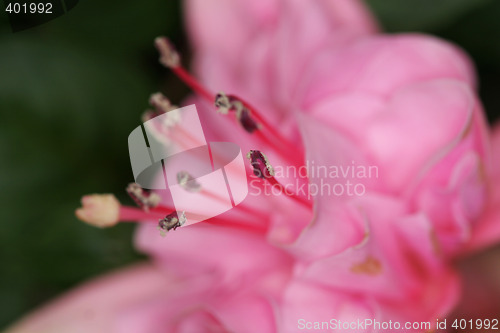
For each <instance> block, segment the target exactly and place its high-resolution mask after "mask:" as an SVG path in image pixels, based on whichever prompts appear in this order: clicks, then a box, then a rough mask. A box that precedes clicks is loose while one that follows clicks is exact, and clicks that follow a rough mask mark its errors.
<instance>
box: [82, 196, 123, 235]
mask: <svg viewBox="0 0 500 333" xmlns="http://www.w3.org/2000/svg"><path fill="white" fill-rule="evenodd" d="M82 206H83V207H82V208H78V209H77V210H76V211H75V215H76V217H77V218H78V219H80V220H81V221H83V222H86V223H88V224H90V225H93V226H95V227H99V228H106V227H112V226H114V225H116V224H117V223H118V221H119V219H120V202H119V201H118V200H117V199H116V197H115V196H114V195H112V194H91V195H86V196H83V197H82Z"/></svg>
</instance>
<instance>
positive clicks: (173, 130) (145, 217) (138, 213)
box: [76, 37, 312, 235]
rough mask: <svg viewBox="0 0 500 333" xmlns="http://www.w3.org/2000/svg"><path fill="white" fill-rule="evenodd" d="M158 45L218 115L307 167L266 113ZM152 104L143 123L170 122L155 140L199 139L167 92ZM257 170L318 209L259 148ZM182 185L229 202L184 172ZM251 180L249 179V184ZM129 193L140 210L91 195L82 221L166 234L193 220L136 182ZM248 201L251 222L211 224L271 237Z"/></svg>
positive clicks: (253, 154) (163, 59)
mask: <svg viewBox="0 0 500 333" xmlns="http://www.w3.org/2000/svg"><path fill="white" fill-rule="evenodd" d="M155 45H156V48H157V49H158V51H159V52H160V63H161V64H163V65H164V66H166V67H168V68H170V69H171V70H172V71H173V73H175V74H176V75H177V77H179V78H180V79H181V80H182V81H183V82H184V83H186V84H187V85H188V86H189V87H190V88H191V89H192V90H193V91H194V92H195V93H196V94H198V95H199V96H201V97H202V98H204V99H205V100H207V101H208V102H210V103H214V105H215V108H216V110H217V111H218V113H221V114H224V115H229V114H231V115H233V116H234V120H235V123H237V124H239V125H240V126H241V127H242V128H243V129H244V130H245V131H246V132H247V133H249V134H251V135H255V136H256V138H258V139H259V140H260V142H262V143H263V144H265V145H266V146H267V147H268V148H269V149H270V150H272V151H273V152H275V153H276V154H277V155H279V156H280V157H281V158H282V159H283V160H284V161H287V162H289V163H290V164H291V165H294V166H301V165H303V158H304V152H303V149H302V147H299V148H297V145H296V144H293V143H292V142H290V141H289V140H288V139H287V138H286V137H284V136H282V135H281V134H280V133H279V131H278V130H276V129H275V127H274V126H273V125H271V124H270V123H269V122H268V121H267V120H266V119H265V117H263V116H262V114H261V113H260V112H258V111H257V109H255V108H254V107H253V106H251V105H250V104H249V103H247V102H246V101H244V100H243V99H241V98H239V97H237V96H234V95H226V94H225V93H223V92H219V93H218V94H217V95H215V94H213V93H211V92H210V90H209V89H207V88H205V87H204V86H203V85H202V84H201V83H200V82H198V80H196V79H195V78H194V77H193V76H192V75H191V74H190V73H189V72H188V71H186V70H185V69H184V68H183V67H182V65H181V59H180V56H179V54H178V53H177V51H176V50H175V49H174V47H173V46H172V44H171V43H170V42H169V41H168V40H167V39H166V38H164V37H159V38H157V39H156V40H155ZM150 104H151V106H152V107H153V108H154V109H153V110H149V111H147V112H146V113H145V114H144V115H143V121H147V120H150V119H153V118H155V117H156V116H158V115H160V114H165V113H167V114H168V117H165V121H164V122H163V123H161V124H155V126H156V127H155V128H153V129H152V130H153V134H154V136H155V137H156V138H157V139H158V140H160V141H175V142H176V143H177V144H179V145H180V146H181V147H182V146H183V144H184V145H186V144H187V143H189V142H191V143H193V142H195V143H198V140H197V139H196V138H195V137H193V136H192V135H191V134H190V133H189V132H188V131H187V130H186V129H184V128H183V127H182V126H177V125H178V123H179V121H180V115H179V114H178V112H176V110H177V107H176V106H174V105H172V104H170V101H169V100H168V99H167V98H166V97H165V96H163V95H162V94H161V93H156V94H153V95H152V96H151V98H150ZM247 158H248V159H249V160H250V164H251V166H252V168H253V174H254V175H255V176H256V177H258V178H261V179H262V180H263V181H266V182H268V183H269V184H271V185H272V186H273V187H274V188H277V189H279V190H280V193H283V194H284V195H285V196H286V197H289V198H291V199H292V200H294V201H295V202H297V203H298V204H300V205H302V206H304V207H306V208H307V209H312V202H311V201H309V200H308V199H307V198H305V197H301V196H299V195H297V194H296V193H295V192H294V191H293V190H292V189H290V188H289V186H285V185H283V184H281V183H280V182H279V181H278V180H277V179H276V178H275V173H274V168H273V167H272V165H271V164H270V162H269V160H268V159H267V157H266V156H265V155H264V154H263V153H262V152H261V151H259V150H250V152H249V153H248V154H247ZM177 181H178V183H179V185H180V186H181V187H182V188H183V189H184V190H186V191H189V192H197V194H200V195H203V196H204V197H207V198H210V199H212V200H222V201H223V200H225V199H224V198H219V197H218V196H217V194H216V193H213V192H211V191H210V189H206V188H203V187H201V186H200V184H198V183H197V182H196V181H194V178H193V177H192V176H191V175H190V174H189V173H187V172H184V171H181V172H179V173H178V174H177ZM245 181H246V180H245ZM126 190H127V193H128V194H129V195H130V197H131V198H132V200H133V201H134V202H135V203H136V204H137V205H138V206H139V208H134V207H129V206H123V205H121V204H120V203H119V202H118V200H116V198H115V197H114V196H112V195H91V196H85V197H83V198H82V206H83V208H80V209H78V210H77V212H76V214H77V217H78V218H80V219H81V220H83V221H85V222H87V223H89V224H92V225H95V226H99V227H108V226H112V225H115V224H117V223H118V222H129V221H139V222H141V221H144V222H146V221H152V220H153V221H154V220H156V221H158V227H157V228H158V229H159V230H160V233H161V234H162V235H165V234H166V233H167V232H168V231H170V230H176V229H177V228H179V227H182V226H183V225H184V223H185V221H186V219H188V220H189V218H190V213H189V212H184V211H177V210H176V209H175V208H174V207H173V206H168V205H164V204H161V203H160V202H161V198H160V196H159V195H158V194H157V193H154V192H151V191H149V190H146V189H143V188H142V187H141V186H140V185H138V184H136V183H131V184H129V185H128V186H127V189H126ZM245 205H246V204H245V203H244V202H243V203H241V204H239V205H238V206H237V207H235V209H237V210H239V211H240V212H241V213H242V214H243V217H244V216H248V217H249V219H250V221H252V223H251V224H249V223H245V222H241V221H238V219H227V218H224V217H222V216H217V217H212V218H210V219H209V220H206V221H205V223H210V224H215V225H219V224H220V225H224V226H227V227H237V228H239V229H241V228H243V229H247V230H248V231H253V232H257V233H265V232H266V230H267V225H266V216H265V215H264V214H263V213H262V212H260V211H258V208H256V207H248V206H245Z"/></svg>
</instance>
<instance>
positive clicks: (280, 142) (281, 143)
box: [155, 37, 303, 164]
mask: <svg viewBox="0 0 500 333" xmlns="http://www.w3.org/2000/svg"><path fill="white" fill-rule="evenodd" d="M155 45H156V48H157V49H158V51H159V52H160V63H162V64H163V65H164V66H166V67H168V68H170V69H171V70H172V71H173V72H174V73H175V74H176V75H177V76H178V77H179V78H180V79H181V80H182V81H184V83H186V84H187V85H188V86H189V87H190V88H191V89H192V90H193V91H194V92H196V93H197V94H198V95H200V96H201V97H203V98H204V99H205V100H207V101H209V102H211V103H213V102H214V101H215V103H216V107H217V109H218V110H219V112H221V113H228V112H229V111H230V110H231V109H234V111H235V113H236V120H237V121H238V122H239V123H240V124H241V125H242V126H243V128H244V129H245V130H246V131H247V132H249V133H253V132H256V133H257V136H258V137H259V138H260V139H261V140H262V141H263V142H265V143H266V144H268V145H269V146H270V147H273V149H275V150H276V151H277V152H278V153H280V154H281V155H282V156H283V157H284V158H285V159H288V160H291V161H292V162H293V163H294V164H295V163H297V164H301V163H303V161H302V160H301V158H302V157H301V156H303V152H302V151H298V149H297V147H296V145H295V144H293V143H291V142H290V141H289V140H288V139H286V138H285V137H283V136H282V135H280V134H279V133H278V131H276V130H275V128H274V127H273V126H272V125H271V124H269V123H268V122H267V121H266V119H265V118H264V117H263V116H262V115H261V114H260V113H259V112H257V110H256V109H255V108H253V107H252V106H250V104H248V103H247V102H245V101H243V100H242V99H241V98H238V97H236V96H231V95H229V96H226V97H227V98H226V99H224V98H223V96H219V95H220V94H219V95H217V96H215V95H214V94H213V93H212V92H210V91H209V90H208V89H206V88H205V87H204V86H203V85H202V84H201V83H199V82H198V81H197V80H196V78H194V77H193V76H192V75H191V74H189V72H187V71H186V70H185V69H184V68H183V67H182V65H181V64H180V60H179V54H178V53H177V52H176V51H175V49H174V48H173V46H172V44H171V43H170V42H169V41H168V39H167V38H165V37H158V38H156V40H155ZM172 59H173V60H172ZM261 129H265V130H266V134H265V135H264V134H263V133H262V131H261ZM257 130H259V131H257ZM299 149H302V148H299Z"/></svg>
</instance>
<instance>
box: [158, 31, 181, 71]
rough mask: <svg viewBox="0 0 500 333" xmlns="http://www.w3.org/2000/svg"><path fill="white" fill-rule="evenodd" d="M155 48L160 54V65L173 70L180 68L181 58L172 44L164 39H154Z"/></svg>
mask: <svg viewBox="0 0 500 333" xmlns="http://www.w3.org/2000/svg"><path fill="white" fill-rule="evenodd" d="M155 46H156V48H157V49H158V51H159V52H160V55H161V57H160V63H161V64H162V65H164V66H166V67H169V68H174V67H177V66H180V63H181V57H180V56H179V53H178V52H177V50H176V49H175V47H174V46H173V44H172V43H170V41H169V40H168V39H167V38H165V37H158V38H156V39H155Z"/></svg>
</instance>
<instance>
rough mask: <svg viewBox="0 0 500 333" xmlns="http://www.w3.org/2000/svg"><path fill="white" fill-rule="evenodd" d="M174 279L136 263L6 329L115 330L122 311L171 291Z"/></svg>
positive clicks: (73, 332) (80, 332)
mask: <svg viewBox="0 0 500 333" xmlns="http://www.w3.org/2000/svg"><path fill="white" fill-rule="evenodd" d="M173 282H174V279H173V278H172V277H169V276H168V275H165V274H162V273H161V272H160V271H158V270H157V269H156V268H154V267H152V266H150V265H146V264H141V265H136V266H133V267H131V268H127V269H124V270H121V271H118V272H116V273H112V274H110V275H107V276H104V277H101V278H98V279H96V280H93V281H91V282H87V283H86V284H84V285H83V286H80V287H78V288H77V289H75V290H73V291H71V292H70V293H68V294H66V295H64V296H62V297H60V298H59V299H56V300H55V301H52V302H51V303H49V304H47V305H46V306H44V307H43V308H41V309H40V310H37V311H36V312H34V313H33V314H30V315H28V316H27V317H26V318H24V319H22V320H21V321H20V322H19V323H17V324H15V325H14V326H12V327H11V328H10V329H8V330H7V332H8V333H24V332H51V333H58V332H60V333H87V332H95V333H100V332H113V327H114V325H115V324H116V320H117V318H118V316H119V314H120V312H121V311H125V310H126V309H128V308H129V307H133V306H136V305H137V304H140V303H141V302H143V301H144V300H147V299H155V298H157V297H158V295H161V294H162V293H165V292H168V291H169V290H171V289H172V288H171V285H172V283H173ZM7 332H6V333H7Z"/></svg>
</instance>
